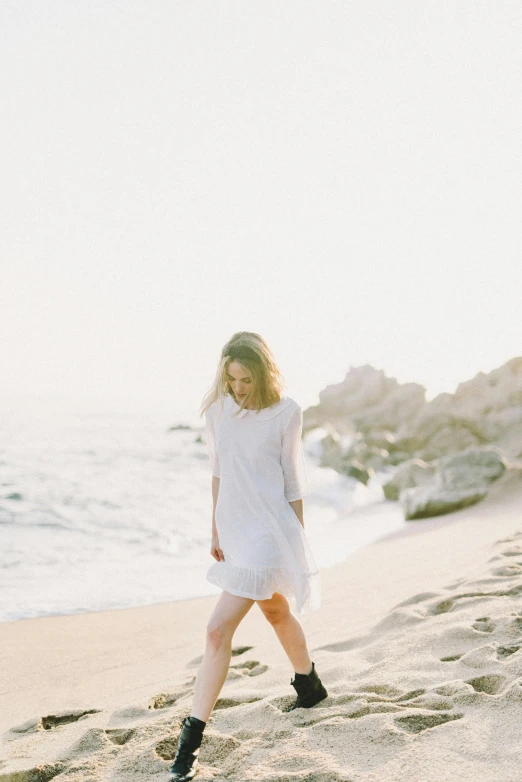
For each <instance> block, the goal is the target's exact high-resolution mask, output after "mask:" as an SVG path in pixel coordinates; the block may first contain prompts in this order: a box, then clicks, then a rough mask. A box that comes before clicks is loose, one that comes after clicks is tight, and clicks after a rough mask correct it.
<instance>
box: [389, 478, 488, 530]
mask: <svg viewBox="0 0 522 782" xmlns="http://www.w3.org/2000/svg"><path fill="white" fill-rule="evenodd" d="M487 493H488V491H487V488H485V487H477V488H474V489H473V488H472V489H463V490H461V491H459V490H454V491H451V490H448V489H443V488H441V487H440V486H438V485H436V484H429V485H428V486H416V487H414V488H412V489H403V490H402V491H401V493H400V495H399V501H400V503H401V505H402V507H403V510H404V518H405V519H406V521H411V520H414V519H425V518H429V517H431V516H440V515H442V514H443V513H451V511H454V510H459V509H460V508H465V507H466V506H467V505H473V504H474V503H476V502H480V500H483V499H484V497H485V496H486V495H487Z"/></svg>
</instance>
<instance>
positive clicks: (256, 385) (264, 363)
mask: <svg viewBox="0 0 522 782" xmlns="http://www.w3.org/2000/svg"><path fill="white" fill-rule="evenodd" d="M233 361H237V362H238V364H241V366H243V367H244V368H245V369H246V370H247V372H248V374H249V375H250V377H251V378H252V387H251V389H250V391H249V392H248V393H247V395H246V397H245V398H244V399H243V401H242V403H241V405H240V406H239V410H238V411H237V412H238V413H240V412H241V410H243V408H244V407H245V405H246V404H247V402H248V401H249V400H250V399H252V398H254V399H255V400H256V403H257V404H256V408H257V410H262V409H263V408H264V407H270V406H271V405H273V404H275V403H276V402H279V400H280V399H281V396H282V394H283V390H284V389H285V388H286V384H285V382H284V377H283V375H282V374H281V372H280V371H279V368H278V366H277V364H276V361H275V358H274V355H273V353H272V351H271V350H270V348H269V347H268V345H267V343H266V342H265V340H264V339H263V337H262V336H261V335H260V334H256V333H255V332H253V331H237V332H236V333H235V334H233V335H232V337H231V338H230V339H229V340H228V342H227V343H226V344H225V345H224V346H223V349H222V350H221V355H220V358H219V362H218V367H217V370H216V375H215V378H214V382H213V383H212V385H211V387H210V388H209V390H208V391H207V393H206V394H205V396H204V398H203V401H202V403H201V408H200V415H204V414H205V413H206V411H207V410H208V408H209V407H210V405H211V404H212V403H213V402H215V401H216V400H217V399H221V402H222V403H223V402H224V400H225V397H226V396H227V394H228V396H230V397H232V399H234V401H235V397H234V393H233V391H232V388H231V387H230V384H229V382H228V380H227V368H228V365H229V364H230V363H232V362H233Z"/></svg>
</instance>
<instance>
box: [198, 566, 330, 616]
mask: <svg viewBox="0 0 522 782" xmlns="http://www.w3.org/2000/svg"><path fill="white" fill-rule="evenodd" d="M206 578H207V581H210V583H211V584H215V585H216V586H218V587H221V589H224V590H225V592H230V594H232V595H237V596H238V597H248V598H250V599H251V600H268V599H269V598H271V597H272V595H273V594H274V592H280V593H281V594H282V595H284V596H285V597H286V598H287V599H288V601H289V603H290V608H291V609H292V611H294V612H295V613H296V614H299V615H303V614H309V613H311V612H312V611H317V609H318V608H320V606H321V576H320V573H319V571H314V572H312V573H296V572H292V571H290V570H286V569H285V568H272V567H262V566H259V565H239V564H237V563H233V562H231V561H230V557H229V558H228V559H227V560H225V561H224V562H214V563H213V564H212V565H211V566H210V568H209V569H208V571H207V575H206Z"/></svg>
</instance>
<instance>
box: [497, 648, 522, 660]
mask: <svg viewBox="0 0 522 782" xmlns="http://www.w3.org/2000/svg"><path fill="white" fill-rule="evenodd" d="M520 648H521V647H520V646H499V647H498V649H497V656H498V659H499V660H505V659H506V657H511V655H512V654H515V652H518V650H519V649H520Z"/></svg>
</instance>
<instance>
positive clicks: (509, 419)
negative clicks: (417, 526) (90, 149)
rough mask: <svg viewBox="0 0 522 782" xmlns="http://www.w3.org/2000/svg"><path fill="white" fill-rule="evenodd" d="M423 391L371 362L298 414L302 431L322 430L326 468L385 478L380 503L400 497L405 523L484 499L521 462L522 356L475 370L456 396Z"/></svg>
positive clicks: (352, 370) (364, 479)
mask: <svg viewBox="0 0 522 782" xmlns="http://www.w3.org/2000/svg"><path fill="white" fill-rule="evenodd" d="M425 394H426V390H425V388H424V387H423V386H421V385H419V384H417V383H404V384H400V383H399V382H398V381H397V380H396V379H395V378H388V377H386V375H385V374H384V372H383V371H382V370H377V369H375V368H374V367H372V366H370V365H369V364H366V365H364V366H361V367H350V369H349V371H348V372H347V374H346V377H345V378H344V380H343V381H342V382H340V383H337V384H334V385H329V386H327V387H326V388H325V389H324V390H323V391H321V392H320V394H319V404H318V405H315V406H313V407H309V408H308V409H306V410H305V411H304V415H303V431H304V432H305V433H306V432H307V431H310V430H311V429H315V428H317V427H321V428H322V429H324V431H325V436H324V437H323V439H322V447H323V452H322V457H321V464H322V465H324V466H330V467H333V468H334V469H336V470H338V471H339V472H342V473H344V474H346V475H351V476H353V477H355V478H356V479H357V480H360V481H362V482H363V483H367V481H368V480H369V478H370V476H371V475H373V474H374V473H375V472H377V471H379V472H383V473H386V472H391V473H392V475H391V477H390V479H389V480H388V481H387V482H385V483H384V485H383V488H384V492H385V496H386V497H387V498H388V499H399V500H400V502H401V504H402V505H403V507H404V510H405V516H406V518H411V519H413V518H424V517H426V516H433V515H438V514H440V513H447V512H449V511H451V510H455V509H456V508H459V507H463V506H464V505H467V504H470V503H472V502H477V501H479V500H480V499H482V498H483V497H484V496H485V495H486V493H487V486H488V484H489V483H490V482H491V480H495V479H496V478H497V477H499V475H500V474H501V473H502V472H503V470H504V469H505V468H506V466H508V465H509V463H510V462H516V460H517V459H519V458H522V357H518V358H513V359H511V360H510V361H508V362H506V363H505V364H504V365H503V366H501V367H499V368H497V369H494V370H493V371H492V372H490V373H489V374H485V373H484V372H479V373H478V374H477V375H476V376H475V377H474V378H472V379H471V380H468V381H466V382H464V383H460V384H459V385H458V387H457V390H456V391H455V393H454V394H449V393H443V394H439V395H438V396H436V397H435V398H434V399H433V400H432V401H431V402H427V401H426V398H425ZM489 446H494V448H491V447H489ZM456 455H458V456H456Z"/></svg>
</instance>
